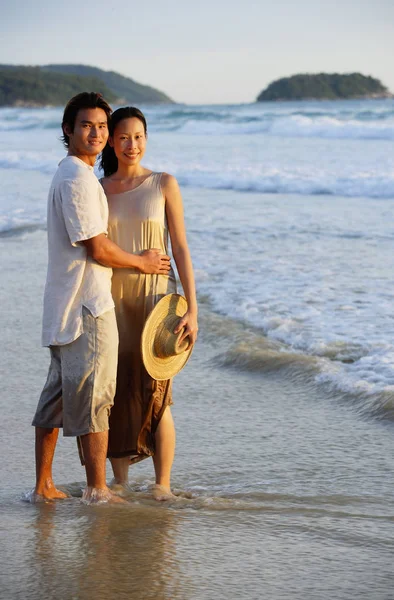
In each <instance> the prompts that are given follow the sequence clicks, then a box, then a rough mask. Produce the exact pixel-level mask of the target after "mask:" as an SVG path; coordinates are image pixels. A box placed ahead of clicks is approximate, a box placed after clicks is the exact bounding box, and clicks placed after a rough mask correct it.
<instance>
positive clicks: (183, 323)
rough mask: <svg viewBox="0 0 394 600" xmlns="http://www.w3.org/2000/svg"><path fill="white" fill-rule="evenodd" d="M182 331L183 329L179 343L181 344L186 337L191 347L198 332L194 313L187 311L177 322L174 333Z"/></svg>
mask: <svg viewBox="0 0 394 600" xmlns="http://www.w3.org/2000/svg"><path fill="white" fill-rule="evenodd" d="M182 329H184V331H183V333H182V335H181V337H180V340H179V342H180V343H181V342H183V340H184V339H185V338H186V337H189V340H190V344H191V345H193V344H194V343H195V341H196V339H197V331H198V324H197V314H196V313H192V312H190V311H187V312H186V313H185V314H184V315H183V317H182V318H181V320H180V321H179V323H178V325H177V326H176V327H175V329H174V333H175V334H176V333H179V332H180V331H181V330H182Z"/></svg>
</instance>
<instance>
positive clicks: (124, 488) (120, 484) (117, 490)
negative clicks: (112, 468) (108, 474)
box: [108, 477, 131, 496]
mask: <svg viewBox="0 0 394 600" xmlns="http://www.w3.org/2000/svg"><path fill="white" fill-rule="evenodd" d="M108 487H109V489H110V490H111V492H113V493H114V494H116V495H117V496H126V495H127V494H128V493H129V492H130V491H131V490H130V485H129V482H128V481H118V480H117V479H116V478H115V477H114V478H113V479H111V481H110V484H109V486H108Z"/></svg>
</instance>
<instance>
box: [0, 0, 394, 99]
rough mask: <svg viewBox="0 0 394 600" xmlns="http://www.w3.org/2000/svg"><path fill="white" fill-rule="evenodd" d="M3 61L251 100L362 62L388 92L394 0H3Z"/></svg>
mask: <svg viewBox="0 0 394 600" xmlns="http://www.w3.org/2000/svg"><path fill="white" fill-rule="evenodd" d="M0 9H1V12H0V15H1V19H0V63H3V64H4V63H5V64H20V65H44V64H48V63H77V64H87V65H91V66H95V67H100V68H102V69H105V70H112V71H117V72H118V73H121V74H122V75H125V76H126V77H131V78H132V79H134V80H135V81H137V82H138V83H143V84H147V85H151V86H153V87H155V88H157V89H159V90H161V91H163V92H165V93H166V94H168V95H169V96H170V97H171V98H172V99H173V100H175V101H176V102H181V103H186V104H229V103H244V102H254V101H255V99H256V97H257V95H258V94H259V93H260V92H261V91H262V90H263V89H264V88H265V87H266V86H267V85H268V84H269V83H270V82H271V81H274V80H276V79H279V78H280V77H285V76H289V75H294V74H296V73H319V72H330V73H332V72H338V73H350V72H355V71H359V72H361V73H363V74H365V75H372V76H373V77H377V78H378V79H380V80H381V81H382V82H383V83H384V84H385V85H386V86H387V87H388V88H389V89H390V90H391V91H392V92H394V65H393V56H394V0H341V2H334V1H333V0H320V1H319V0H298V1H297V0H294V1H291V0H269V1H268V0H239V1H237V2H235V0H197V1H195V2H190V1H189V0H161V1H160V0H144V1H142V2H135V1H134V2H130V1H125V2H123V3H121V2H117V1H116V0H115V3H114V4H113V5H112V6H111V5H110V3H109V2H108V0H106V2H104V0H78V1H77V0H66V1H63V2H59V1H58V0H38V1H37V2H32V1H31V0H11V2H9V0H0Z"/></svg>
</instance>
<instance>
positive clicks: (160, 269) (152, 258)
mask: <svg viewBox="0 0 394 600" xmlns="http://www.w3.org/2000/svg"><path fill="white" fill-rule="evenodd" d="M140 258H141V266H140V267H139V269H140V271H141V272H142V273H150V274H153V273H155V274H159V275H167V274H168V272H169V270H170V268H171V266H170V260H171V259H170V257H169V256H167V254H162V253H161V250H158V249H157V248H151V249H150V250H144V251H143V252H142V253H141V254H140Z"/></svg>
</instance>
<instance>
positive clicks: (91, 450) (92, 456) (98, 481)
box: [81, 431, 108, 490]
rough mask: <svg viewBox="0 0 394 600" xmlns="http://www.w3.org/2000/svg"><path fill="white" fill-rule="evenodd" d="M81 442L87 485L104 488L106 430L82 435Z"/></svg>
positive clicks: (105, 484)
mask: <svg viewBox="0 0 394 600" xmlns="http://www.w3.org/2000/svg"><path fill="white" fill-rule="evenodd" d="M81 444H82V448H83V455H84V458H85V469H86V480H87V485H88V486H89V487H92V488H97V489H102V490H106V489H107V483H106V474H105V471H106V463H105V461H106V458H107V448H108V431H102V432H100V433H88V434H86V435H82V436H81Z"/></svg>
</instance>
